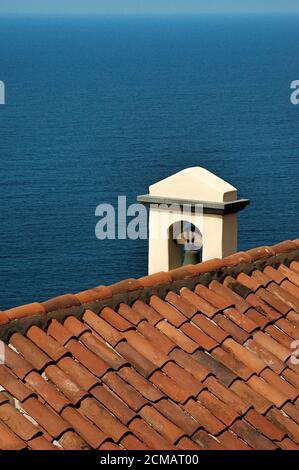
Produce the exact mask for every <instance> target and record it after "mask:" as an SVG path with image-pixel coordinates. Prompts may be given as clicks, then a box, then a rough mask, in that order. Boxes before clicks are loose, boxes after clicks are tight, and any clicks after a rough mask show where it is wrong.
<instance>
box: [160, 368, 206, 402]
mask: <svg viewBox="0 0 299 470" xmlns="http://www.w3.org/2000/svg"><path fill="white" fill-rule="evenodd" d="M163 371H164V372H165V373H166V374H167V375H168V377H170V378H171V379H173V380H174V381H175V382H176V383H177V384H178V385H179V386H180V387H181V388H182V389H186V390H189V396H190V397H191V396H193V397H197V395H198V394H199V392H201V390H202V389H203V386H202V384H201V383H200V382H199V381H198V380H196V379H195V377H194V376H193V375H192V374H190V372H188V371H186V370H184V369H183V368H182V367H180V366H178V365H177V364H175V363H174V362H168V363H167V364H166V365H165V366H164V367H163Z"/></svg>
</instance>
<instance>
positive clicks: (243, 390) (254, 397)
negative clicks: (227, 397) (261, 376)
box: [231, 380, 273, 414]
mask: <svg viewBox="0 0 299 470" xmlns="http://www.w3.org/2000/svg"><path fill="white" fill-rule="evenodd" d="M231 390H232V391H233V392H235V393H236V395H238V396H239V397H240V398H241V399H242V400H243V401H245V402H246V403H248V404H249V405H250V406H253V407H254V409H255V410H256V411H257V412H258V413H260V414H264V413H266V411H267V410H269V409H270V408H271V407H272V406H273V403H272V402H271V401H269V400H268V399H267V398H265V397H264V395H263V394H262V395H260V394H259V393H258V392H256V391H255V390H254V389H253V388H251V387H249V386H248V385H247V384H246V383H245V382H243V381H241V380H237V381H235V382H234V383H233V384H232V386H231Z"/></svg>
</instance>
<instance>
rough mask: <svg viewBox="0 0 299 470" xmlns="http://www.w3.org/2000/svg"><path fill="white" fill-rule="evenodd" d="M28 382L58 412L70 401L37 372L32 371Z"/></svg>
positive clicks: (28, 376) (27, 379)
mask: <svg viewBox="0 0 299 470" xmlns="http://www.w3.org/2000/svg"><path fill="white" fill-rule="evenodd" d="M26 383H27V384H28V385H29V386H30V387H31V388H32V390H34V392H35V393H37V394H38V395H39V396H40V397H42V399H43V400H45V401H46V402H47V403H48V404H49V405H50V406H51V407H52V408H53V410H54V411H56V412H57V413H61V411H62V410H63V408H65V407H66V406H67V405H68V404H69V401H68V400H67V399H66V398H65V397H64V396H63V395H62V394H61V393H60V392H59V391H58V390H57V389H56V388H54V387H53V385H51V384H50V383H49V382H48V381H47V380H44V379H43V378H42V377H41V376H40V375H39V374H38V373H37V372H30V374H28V375H27V377H26Z"/></svg>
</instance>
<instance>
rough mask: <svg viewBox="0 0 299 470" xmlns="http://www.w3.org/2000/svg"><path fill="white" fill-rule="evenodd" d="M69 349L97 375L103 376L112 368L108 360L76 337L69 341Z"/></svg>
mask: <svg viewBox="0 0 299 470" xmlns="http://www.w3.org/2000/svg"><path fill="white" fill-rule="evenodd" d="M67 349H68V350H69V351H70V352H71V353H72V355H73V356H74V357H75V358H76V359H77V360H78V361H79V362H80V363H81V364H82V365H83V366H84V367H86V369H88V370H89V371H90V372H91V373H92V374H94V375H96V376H97V377H102V375H103V374H105V373H106V372H107V371H108V370H109V368H110V367H109V365H108V364H106V362H104V361H103V360H102V359H100V358H99V357H98V356H96V355H95V354H94V353H93V352H91V351H89V349H87V348H86V347H85V346H83V345H82V344H80V343H79V342H78V341H75V340H74V339H71V340H70V341H69V342H68V344H67Z"/></svg>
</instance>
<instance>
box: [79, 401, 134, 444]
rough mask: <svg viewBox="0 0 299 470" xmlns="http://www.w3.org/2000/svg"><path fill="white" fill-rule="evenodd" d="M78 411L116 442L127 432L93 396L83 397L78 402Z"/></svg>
mask: <svg viewBox="0 0 299 470" xmlns="http://www.w3.org/2000/svg"><path fill="white" fill-rule="evenodd" d="M79 412H80V413H81V414H82V415H83V416H85V417H86V418H88V419H89V420H90V421H92V422H93V423H94V424H95V425H96V426H97V427H98V428H99V429H100V430H101V431H102V432H104V433H105V434H107V435H108V436H110V437H112V439H114V440H115V441H116V442H118V441H119V440H120V439H122V437H124V435H125V434H126V433H127V432H128V430H127V428H126V427H125V426H124V425H123V424H122V423H121V422H120V421H118V420H117V419H116V418H115V417H114V416H112V415H111V414H110V413H109V412H108V411H107V410H106V409H105V408H104V407H103V406H102V405H100V404H99V403H98V402H97V400H95V399H94V398H85V399H84V400H83V401H82V402H81V403H80V407H79ZM101 448H102V447H101Z"/></svg>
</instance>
